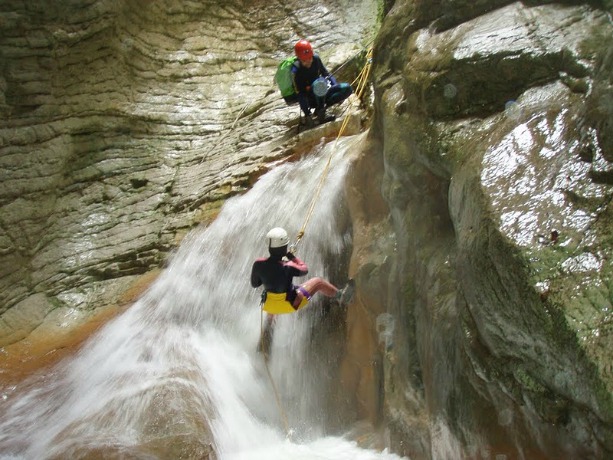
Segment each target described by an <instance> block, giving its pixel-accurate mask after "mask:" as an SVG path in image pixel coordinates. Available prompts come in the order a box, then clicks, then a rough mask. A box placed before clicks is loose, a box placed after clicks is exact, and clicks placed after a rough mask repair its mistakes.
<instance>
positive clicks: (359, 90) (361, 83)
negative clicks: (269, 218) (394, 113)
mask: <svg viewBox="0 0 613 460" xmlns="http://www.w3.org/2000/svg"><path fill="white" fill-rule="evenodd" d="M371 63H372V47H371V48H369V49H368V52H367V53H366V64H365V65H364V67H363V68H362V71H361V72H360V74H359V75H358V77H357V78H356V79H355V80H354V81H353V82H352V85H354V84H356V82H357V87H356V91H355V94H356V96H357V98H358V100H360V99H361V97H362V94H363V93H364V89H365V88H366V84H367V83H368V76H369V74H370V67H371ZM348 123H349V117H345V118H344V119H343V123H342V124H341V129H340V130H339V132H338V135H337V136H336V139H335V141H334V146H333V148H332V152H330V155H329V157H328V161H327V163H326V166H325V167H324V170H323V172H322V174H321V177H320V178H319V183H318V184H317V188H316V189H315V194H314V195H313V199H312V200H311V204H310V206H309V210H308V211H307V213H306V217H305V220H304V224H302V228H301V229H300V231H299V232H298V235H297V236H296V243H295V246H296V247H297V246H298V243H299V242H300V240H302V237H303V236H304V232H305V231H306V227H307V225H308V224H309V221H310V220H311V217H312V215H313V212H314V210H315V204H316V203H317V201H318V199H319V195H320V193H321V190H322V188H323V185H324V183H325V181H326V177H327V176H328V171H329V169H330V164H331V162H332V155H333V154H334V152H335V150H336V144H337V143H338V140H339V138H340V137H341V136H342V135H343V133H344V132H345V128H346V127H347V124H348Z"/></svg>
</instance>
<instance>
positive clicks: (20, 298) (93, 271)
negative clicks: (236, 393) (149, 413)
mask: <svg viewBox="0 0 613 460" xmlns="http://www.w3.org/2000/svg"><path fill="white" fill-rule="evenodd" d="M376 21H377V9H376V5H375V3H374V2H371V1H363V2H356V3H354V4H352V5H348V4H346V2H337V1H329V2H321V1H301V2H283V4H281V5H276V4H274V3H270V2H263V1H257V2H252V1H241V0H237V1H230V2H215V1H204V2H174V1H159V2H149V1H138V0H133V1H126V2H124V1H121V2H117V1H113V0H85V1H83V0H72V1H66V2H30V1H26V0H13V1H3V2H2V3H1V4H0V31H1V33H0V57H1V58H0V62H1V63H0V115H1V116H0V120H1V121H0V176H1V180H0V267H1V268H0V315H1V316H0V346H3V345H6V344H10V343H13V342H15V341H18V340H20V339H23V338H24V337H26V336H28V334H30V332H31V331H32V330H34V329H36V328H39V330H40V329H45V330H47V329H48V328H49V327H51V328H52V330H54V331H55V332H57V331H58V329H59V330H63V329H66V328H69V326H70V324H73V323H75V322H79V321H83V320H84V318H87V317H88V316H89V315H90V314H91V312H92V311H94V310H95V309H97V308H100V307H102V306H104V305H107V304H114V303H118V302H123V297H122V296H123V293H124V292H125V291H126V289H128V288H129V287H130V286H132V285H133V283H135V282H137V278H138V276H139V275H141V274H143V273H146V272H148V271H151V270H152V269H154V268H156V267H159V266H160V265H161V264H162V263H163V261H164V260H165V258H166V257H167V256H168V253H169V251H171V250H172V248H173V247H175V246H176V244H177V243H178V241H179V240H180V239H181V237H182V235H183V234H184V233H185V232H186V231H187V230H189V229H190V228H191V227H193V226H194V225H197V224H199V223H201V222H205V223H206V222H207V221H210V220H211V218H213V217H214V216H215V214H216V212H217V209H218V208H219V206H220V205H221V203H223V201H224V200H225V199H226V198H227V197H229V196H232V195H234V194H236V193H241V192H243V191H244V190H246V189H247V188H248V187H249V186H250V185H251V183H252V182H253V180H254V179H255V178H257V177H258V176H259V175H260V174H262V173H263V172H264V171H265V170H266V169H267V168H268V167H269V165H270V164H274V163H275V162H276V161H279V160H281V159H283V158H285V157H287V156H288V155H289V154H291V147H292V142H291V141H292V137H293V135H294V134H295V127H296V126H295V124H296V122H297V118H298V111H297V110H296V108H295V107H294V108H290V107H287V106H286V105H285V103H284V102H283V101H282V100H281V99H280V98H279V95H278V91H277V89H276V86H275V85H274V84H273V76H274V73H275V70H276V66H277V64H278V62H279V60H280V59H282V58H285V57H286V56H287V55H288V54H291V53H292V49H293V44H294V42H295V40H296V39H297V38H298V37H302V36H307V37H309V38H310V39H312V41H313V44H314V45H315V46H316V49H317V51H318V52H320V53H321V55H322V56H323V57H325V59H326V62H327V64H328V66H329V67H330V68H331V69H334V68H336V67H338V66H339V65H340V64H341V63H344V62H345V61H346V60H347V59H348V58H350V57H352V56H354V55H355V54H356V53H358V52H359V51H360V50H361V49H362V47H363V46H364V44H365V43H366V42H367V41H369V40H372V38H373V35H374V30H375V25H376ZM344 68H345V70H349V71H351V70H350V69H351V65H346V66H345V67H344ZM281 145H283V146H284V148H281V147H280V146H281ZM45 333H46V332H45Z"/></svg>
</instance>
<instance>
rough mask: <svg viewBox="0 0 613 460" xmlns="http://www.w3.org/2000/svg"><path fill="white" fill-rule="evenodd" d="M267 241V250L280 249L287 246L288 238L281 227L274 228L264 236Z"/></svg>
mask: <svg viewBox="0 0 613 460" xmlns="http://www.w3.org/2000/svg"><path fill="white" fill-rule="evenodd" d="M266 238H267V239H268V247H269V248H282V247H283V246H287V245H288V244H289V237H288V236H287V232H286V231H285V229H283V228H281V227H275V228H273V229H272V230H271V231H269V232H268V234H267V235H266Z"/></svg>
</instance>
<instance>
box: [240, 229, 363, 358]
mask: <svg viewBox="0 0 613 460" xmlns="http://www.w3.org/2000/svg"><path fill="white" fill-rule="evenodd" d="M266 239H267V241H268V252H269V253H270V257H268V258H260V259H257V260H256V261H255V262H254V263H253V267H252V269H251V286H252V287H254V288H258V287H260V286H264V292H263V293H262V302H263V305H262V310H263V311H265V312H266V313H268V315H267V317H266V325H265V327H264V328H263V331H262V335H261V337H260V342H259V344H258V351H261V352H263V353H264V355H265V356H268V354H269V352H270V344H271V340H272V328H273V324H274V321H275V318H276V316H277V315H281V314H286V313H295V312H296V311H298V310H300V309H302V308H304V307H305V306H306V305H307V303H308V302H309V300H311V298H312V297H313V296H314V295H315V294H316V293H317V292H321V293H322V294H324V295H325V296H327V297H331V298H333V299H334V300H335V301H337V302H338V303H339V304H340V305H346V304H347V303H348V302H350V300H351V297H352V296H353V291H354V283H353V280H349V282H348V283H347V285H346V286H345V287H344V288H343V289H338V288H337V287H336V286H334V285H333V284H330V283H329V282H328V281H326V280H324V279H323V278H319V277H314V278H311V279H309V280H307V281H306V282H305V283H303V284H301V285H299V286H295V285H294V284H293V282H292V281H293V278H294V277H295V276H304V275H306V274H307V273H308V271H309V269H308V267H307V265H306V264H305V263H304V262H303V261H302V260H300V259H299V258H298V257H297V256H296V255H295V254H293V253H292V252H291V251H288V245H289V238H288V236H287V232H286V231H285V229H283V228H281V227H276V228H273V229H272V230H270V231H269V232H268V234H267V235H266Z"/></svg>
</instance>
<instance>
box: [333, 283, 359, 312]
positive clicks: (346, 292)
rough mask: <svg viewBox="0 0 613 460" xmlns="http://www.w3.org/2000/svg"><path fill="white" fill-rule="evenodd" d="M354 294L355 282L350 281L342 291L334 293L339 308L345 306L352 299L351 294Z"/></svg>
mask: <svg viewBox="0 0 613 460" xmlns="http://www.w3.org/2000/svg"><path fill="white" fill-rule="evenodd" d="M354 292H355V281H354V280H353V279H350V280H349V281H347V284H346V285H345V287H344V288H343V289H339V291H338V292H337V293H336V298H337V300H338V303H339V305H340V306H341V307H344V306H345V305H347V304H348V303H349V302H351V300H352V299H353V293H354Z"/></svg>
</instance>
